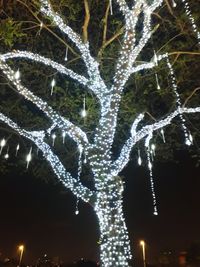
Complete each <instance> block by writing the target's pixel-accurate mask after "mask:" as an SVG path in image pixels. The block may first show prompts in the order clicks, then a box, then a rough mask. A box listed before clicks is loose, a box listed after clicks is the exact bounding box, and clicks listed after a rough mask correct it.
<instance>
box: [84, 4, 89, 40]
mask: <svg viewBox="0 0 200 267" xmlns="http://www.w3.org/2000/svg"><path fill="white" fill-rule="evenodd" d="M84 7H85V21H84V25H83V41H84V43H87V42H88V25H89V21H90V8H89V4H88V0H84Z"/></svg>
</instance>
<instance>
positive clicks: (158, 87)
mask: <svg viewBox="0 0 200 267" xmlns="http://www.w3.org/2000/svg"><path fill="white" fill-rule="evenodd" d="M155 76H156V85H157V90H160V84H159V81H158V74H157V73H155Z"/></svg>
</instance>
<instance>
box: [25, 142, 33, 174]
mask: <svg viewBox="0 0 200 267" xmlns="http://www.w3.org/2000/svg"><path fill="white" fill-rule="evenodd" d="M31 153H32V147H31V148H30V151H29V153H28V155H27V156H26V162H27V163H26V169H28V167H29V163H30V161H31V160H32V154H31Z"/></svg>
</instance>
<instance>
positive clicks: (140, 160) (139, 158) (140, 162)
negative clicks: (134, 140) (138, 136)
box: [137, 150, 142, 166]
mask: <svg viewBox="0 0 200 267" xmlns="http://www.w3.org/2000/svg"><path fill="white" fill-rule="evenodd" d="M137 162H138V165H139V166H141V165H142V159H141V156H140V150H138V160H137Z"/></svg>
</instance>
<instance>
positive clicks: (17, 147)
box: [15, 144, 19, 156]
mask: <svg viewBox="0 0 200 267" xmlns="http://www.w3.org/2000/svg"><path fill="white" fill-rule="evenodd" d="M18 151H19V144H18V145H17V146H16V153H15V156H17V154H18Z"/></svg>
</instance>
